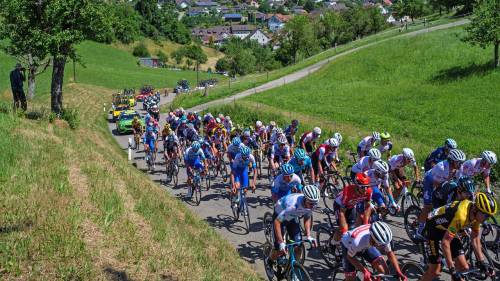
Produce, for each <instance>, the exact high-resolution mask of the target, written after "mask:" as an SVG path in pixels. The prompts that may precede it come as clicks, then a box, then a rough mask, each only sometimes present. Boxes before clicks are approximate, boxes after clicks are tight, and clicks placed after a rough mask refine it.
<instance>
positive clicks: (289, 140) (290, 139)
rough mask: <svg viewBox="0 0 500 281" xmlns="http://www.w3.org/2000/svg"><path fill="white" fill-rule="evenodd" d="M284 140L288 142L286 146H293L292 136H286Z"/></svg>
mask: <svg viewBox="0 0 500 281" xmlns="http://www.w3.org/2000/svg"><path fill="white" fill-rule="evenodd" d="M286 140H287V141H288V144H289V145H290V146H292V145H293V144H294V141H293V136H287V137H286Z"/></svg>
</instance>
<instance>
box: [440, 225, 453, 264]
mask: <svg viewBox="0 0 500 281" xmlns="http://www.w3.org/2000/svg"><path fill="white" fill-rule="evenodd" d="M454 237H455V234H453V233H451V232H450V231H449V230H448V231H446V233H445V234H444V237H443V240H441V248H442V249H443V255H444V258H445V260H446V264H447V265H448V268H454V267H455V265H454V263H453V259H452V257H451V240H453V238H454Z"/></svg>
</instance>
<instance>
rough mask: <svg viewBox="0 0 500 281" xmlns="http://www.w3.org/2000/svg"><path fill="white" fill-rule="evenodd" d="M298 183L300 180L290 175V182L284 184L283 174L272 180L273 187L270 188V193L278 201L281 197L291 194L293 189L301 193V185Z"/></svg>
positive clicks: (294, 175)
mask: <svg viewBox="0 0 500 281" xmlns="http://www.w3.org/2000/svg"><path fill="white" fill-rule="evenodd" d="M300 183H301V181H300V178H299V176H297V175H296V174H292V178H291V180H290V182H286V181H285V180H284V179H283V174H281V175H279V176H277V177H276V178H275V179H274V181H273V186H272V187H271V193H272V194H273V195H275V196H276V197H278V199H279V198H281V197H283V196H286V195H289V194H291V193H292V189H294V188H296V189H297V190H298V191H301V190H302V185H301V184H300Z"/></svg>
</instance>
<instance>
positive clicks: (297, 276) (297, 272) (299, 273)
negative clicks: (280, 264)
mask: <svg viewBox="0 0 500 281" xmlns="http://www.w3.org/2000/svg"><path fill="white" fill-rule="evenodd" d="M286 279H287V280H288V281H292V280H293V281H295V280H300V281H309V280H312V279H311V276H310V275H309V273H308V272H307V270H306V269H305V267H304V266H303V265H302V264H301V263H294V264H293V265H291V266H290V269H289V271H288V274H287V278H286Z"/></svg>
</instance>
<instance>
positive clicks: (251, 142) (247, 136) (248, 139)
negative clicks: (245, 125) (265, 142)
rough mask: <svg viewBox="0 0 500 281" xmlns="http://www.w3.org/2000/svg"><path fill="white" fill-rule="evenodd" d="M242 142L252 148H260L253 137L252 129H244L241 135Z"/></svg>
mask: <svg viewBox="0 0 500 281" xmlns="http://www.w3.org/2000/svg"><path fill="white" fill-rule="evenodd" d="M241 142H242V143H243V144H244V145H245V146H248V147H249V148H250V149H258V148H259V145H258V144H257V142H256V141H255V139H254V138H253V137H252V132H251V131H250V129H245V131H243V134H242V135H241Z"/></svg>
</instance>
